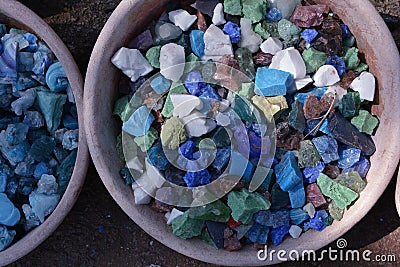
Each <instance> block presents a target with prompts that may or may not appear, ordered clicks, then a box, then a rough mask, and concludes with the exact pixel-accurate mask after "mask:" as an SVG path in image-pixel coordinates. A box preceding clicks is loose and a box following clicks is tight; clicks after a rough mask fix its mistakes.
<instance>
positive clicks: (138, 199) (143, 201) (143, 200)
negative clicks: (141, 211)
mask: <svg viewBox="0 0 400 267" xmlns="http://www.w3.org/2000/svg"><path fill="white" fill-rule="evenodd" d="M133 195H134V196H135V204H136V205H147V204H149V203H150V201H151V197H150V196H149V195H147V193H146V192H144V191H143V189H142V188H140V187H137V188H135V190H133Z"/></svg>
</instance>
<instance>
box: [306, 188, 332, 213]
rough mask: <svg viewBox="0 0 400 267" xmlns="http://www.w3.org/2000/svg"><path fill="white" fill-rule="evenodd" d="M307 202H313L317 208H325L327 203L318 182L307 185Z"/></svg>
mask: <svg viewBox="0 0 400 267" xmlns="http://www.w3.org/2000/svg"><path fill="white" fill-rule="evenodd" d="M306 196H307V202H310V203H312V204H313V206H314V207H315V208H317V209H318V208H324V207H325V206H326V204H327V202H326V199H325V197H324V196H323V195H322V193H321V190H320V189H319V187H318V185H317V184H316V183H313V184H309V185H308V186H307V187H306Z"/></svg>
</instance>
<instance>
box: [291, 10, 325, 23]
mask: <svg viewBox="0 0 400 267" xmlns="http://www.w3.org/2000/svg"><path fill="white" fill-rule="evenodd" d="M326 8H327V6H326V5H309V6H302V5H298V6H297V7H296V9H295V10H294V12H293V14H292V17H291V18H290V21H291V22H293V23H294V24H296V25H297V26H299V27H303V28H310V27H315V26H319V25H321V23H322V20H323V13H324V12H325V10H326Z"/></svg>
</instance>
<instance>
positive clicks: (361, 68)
mask: <svg viewBox="0 0 400 267" xmlns="http://www.w3.org/2000/svg"><path fill="white" fill-rule="evenodd" d="M368 68H369V66H368V65H367V64H365V63H361V64H360V65H358V67H357V68H355V69H354V71H355V72H357V73H359V72H363V71H367V70H368Z"/></svg>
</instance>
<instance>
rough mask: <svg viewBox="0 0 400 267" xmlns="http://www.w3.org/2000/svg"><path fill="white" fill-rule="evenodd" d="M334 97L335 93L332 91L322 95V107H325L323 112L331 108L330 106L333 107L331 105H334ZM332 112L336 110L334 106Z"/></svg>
mask: <svg viewBox="0 0 400 267" xmlns="http://www.w3.org/2000/svg"><path fill="white" fill-rule="evenodd" d="M334 99H335V94H334V93H332V92H330V93H327V94H324V95H323V96H322V97H321V100H320V102H321V106H322V108H323V112H324V111H328V110H329V108H330V107H331V105H332V103H333V101H334ZM331 112H335V109H334V108H333V107H332V110H331Z"/></svg>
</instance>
